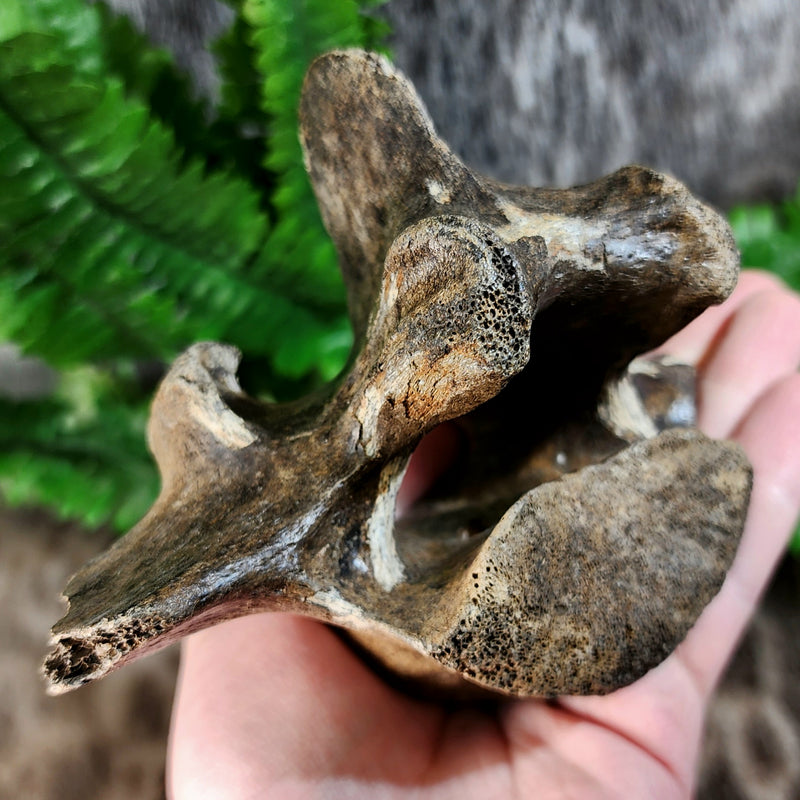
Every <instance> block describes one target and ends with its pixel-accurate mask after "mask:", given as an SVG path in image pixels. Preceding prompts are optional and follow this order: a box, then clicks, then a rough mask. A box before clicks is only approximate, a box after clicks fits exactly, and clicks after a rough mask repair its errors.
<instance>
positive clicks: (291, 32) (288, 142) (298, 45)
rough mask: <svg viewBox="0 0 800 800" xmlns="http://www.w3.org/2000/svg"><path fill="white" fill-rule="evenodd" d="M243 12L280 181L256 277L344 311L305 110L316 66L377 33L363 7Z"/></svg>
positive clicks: (299, 4) (254, 5) (276, 4)
mask: <svg viewBox="0 0 800 800" xmlns="http://www.w3.org/2000/svg"><path fill="white" fill-rule="evenodd" d="M372 4H373V5H375V3H374V2H373V3H372ZM242 13H243V16H244V18H245V20H246V21H247V22H248V23H249V25H250V27H251V29H252V34H251V43H252V46H253V49H254V50H255V52H256V63H257V66H258V68H259V70H260V71H261V73H262V74H263V75H264V76H266V79H265V81H264V85H263V94H262V101H261V102H262V108H263V109H264V111H265V113H266V114H267V115H268V116H269V118H270V120H271V135H270V142H269V150H268V152H267V155H266V162H265V163H266V166H267V167H268V168H269V169H270V170H271V171H272V172H274V173H275V174H276V176H277V187H276V190H275V192H274V194H273V208H274V217H275V219H276V220H277V223H276V225H275V227H274V229H273V231H272V233H271V235H270V238H269V240H268V246H267V247H266V248H265V249H264V250H263V251H262V253H261V254H260V256H259V258H258V259H257V261H256V262H255V264H254V266H253V269H254V272H255V274H257V275H259V276H260V277H261V278H262V279H263V280H265V281H268V282H269V283H270V285H274V286H277V287H281V288H283V287H285V286H287V285H288V284H291V285H294V286H298V287H302V291H303V294H302V295H298V296H299V298H300V299H301V300H302V301H303V302H305V303H308V304H312V305H317V306H320V307H322V308H330V309H331V310H336V309H342V308H343V307H344V297H345V293H344V287H343V284H342V281H341V277H340V273H339V270H338V268H337V262H336V253H335V250H334V247H333V244H332V243H331V242H330V239H329V238H328V235H327V233H326V232H325V229H324V227H323V225H322V220H321V218H320V216H319V210H318V208H317V204H316V201H315V198H314V193H313V191H312V189H311V185H310V183H309V180H308V176H307V175H306V173H305V170H304V169H303V167H302V164H303V160H302V151H301V148H300V143H299V139H298V135H297V127H298V119H297V108H298V104H299V99H300V91H301V88H302V84H303V77H304V75H305V71H306V69H307V67H308V64H309V63H310V62H311V60H313V59H314V58H315V57H316V56H318V55H319V54H321V53H323V52H325V51H326V50H329V49H332V48H343V47H358V46H364V45H366V44H371V43H372V42H370V41H369V31H371V30H373V27H371V26H370V25H369V24H367V23H366V22H365V18H364V17H362V15H361V13H360V7H359V4H358V3H356V2H355V0H340V2H336V3H331V2H328V1H326V0H292V1H291V2H286V1H285V0H244V2H243V3H242Z"/></svg>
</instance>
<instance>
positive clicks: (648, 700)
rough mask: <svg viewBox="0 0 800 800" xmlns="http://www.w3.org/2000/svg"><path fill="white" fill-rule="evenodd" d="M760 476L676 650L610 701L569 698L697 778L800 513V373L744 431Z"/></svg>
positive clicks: (578, 709)
mask: <svg viewBox="0 0 800 800" xmlns="http://www.w3.org/2000/svg"><path fill="white" fill-rule="evenodd" d="M735 434H736V438H737V439H738V440H739V442H740V443H741V444H742V445H743V446H744V447H745V449H746V450H747V453H748V455H749V457H750V459H751V461H752V463H753V466H754V470H755V481H754V486H753V496H752V501H751V505H750V511H749V514H748V519H747V525H746V528H745V531H744V534H743V538H742V544H741V547H740V549H739V554H738V555H737V558H736V561H735V562H734V565H733V567H732V569H731V571H730V573H729V574H728V576H727V578H726V580H725V583H724V585H723V587H722V589H721V591H720V593H719V594H718V595H717V596H716V597H715V598H714V600H713V601H712V602H711V603H710V604H709V606H708V607H707V608H706V610H705V611H704V612H703V614H702V615H701V616H700V619H699V620H698V622H697V623H696V625H695V626H694V627H693V628H692V630H691V631H690V632H689V634H688V636H687V637H686V639H685V641H684V642H683V643H682V644H681V645H680V646H679V647H678V649H677V651H676V652H675V653H673V655H672V656H671V657H670V658H668V659H667V660H666V661H665V662H664V663H663V664H661V665H660V666H658V667H656V669H654V670H652V671H651V672H649V673H648V674H647V675H645V676H644V677H643V678H641V679H640V680H638V681H636V682H635V683H633V684H631V685H630V686H627V687H625V688H623V689H620V690H619V691H616V692H614V693H613V694H611V695H609V696H608V697H566V698H561V699H560V700H559V703H560V705H561V706H562V707H563V708H566V709H568V710H570V711H571V712H573V713H577V714H579V715H580V716H582V717H583V718H585V719H587V720H593V721H595V722H597V723H598V724H601V725H603V726H604V727H606V728H608V729H610V730H613V731H616V732H618V733H619V734H620V735H622V736H623V737H625V738H627V739H629V740H630V741H633V742H636V743H637V744H639V746H640V747H642V749H644V750H645V751H646V752H649V753H651V754H652V755H653V757H654V758H656V759H657V760H659V761H660V762H661V763H662V764H664V765H666V766H667V767H669V769H670V770H671V771H672V772H673V774H675V775H676V777H678V778H679V779H681V780H682V781H684V782H685V784H686V785H690V784H691V779H692V775H693V771H694V761H695V759H696V756H697V752H698V749H699V743H700V735H701V731H702V718H703V709H704V706H705V704H706V703H707V702H708V700H709V698H710V695H711V692H712V691H713V689H714V686H715V684H716V681H717V680H718V678H719V676H720V674H721V672H722V670H723V669H724V667H725V664H726V663H727V661H728V659H729V658H730V655H731V653H732V652H733V649H734V648H735V646H736V644H737V642H738V639H739V637H740V635H741V632H742V630H743V629H744V626H745V625H746V624H747V621H748V619H749V618H750V616H751V614H752V612H753V609H754V608H755V605H756V603H757V601H758V597H759V595H760V593H761V592H762V591H763V588H764V586H765V585H766V583H767V581H768V580H769V577H770V575H771V573H772V570H773V569H774V567H775V565H776V563H777V562H778V560H779V558H780V556H781V553H782V552H783V549H784V547H785V544H786V540H787V538H788V536H789V535H790V532H791V530H792V529H793V527H794V521H795V520H796V518H797V515H798V510H799V509H800V458H798V455H797V454H798V452H800V376H798V375H792V376H789V377H788V378H786V379H785V380H783V381H781V382H780V383H778V384H777V385H775V386H774V387H773V388H772V389H771V390H770V391H769V392H768V393H767V394H765V395H764V396H763V397H761V398H760V399H759V400H758V401H757V402H756V403H755V405H754V406H753V408H752V409H751V411H750V412H749V414H748V415H747V418H746V419H745V420H743V421H742V424H741V425H740V427H739V429H738V430H737V431H736V432H735Z"/></svg>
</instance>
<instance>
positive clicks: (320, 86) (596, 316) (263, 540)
mask: <svg viewBox="0 0 800 800" xmlns="http://www.w3.org/2000/svg"><path fill="white" fill-rule="evenodd" d="M301 135H302V140H303V144H304V147H305V152H306V163H307V166H308V170H309V173H310V175H311V178H312V182H313V184H314V188H315V191H316V193H317V197H318V199H319V203H320V207H321V209H322V214H323V218H324V220H325V223H326V225H327V227H328V230H329V231H330V233H331V235H332V237H333V239H334V241H335V243H336V247H337V249H338V252H339V256H340V260H341V265H342V270H343V274H344V277H345V280H346V283H347V287H348V293H349V302H350V308H351V316H352V320H353V325H354V328H355V331H356V347H357V352H356V353H355V354H354V356H353V358H352V359H351V362H350V364H351V366H350V367H349V371H348V372H347V374H345V375H343V376H342V377H341V378H340V379H338V380H337V381H335V382H334V383H333V384H332V385H331V386H330V387H329V388H328V390H327V392H326V393H325V394H324V395H322V396H321V398H320V397H317V398H314V399H309V400H308V401H305V402H301V403H297V404H292V405H286V406H281V405H274V404H266V403H261V402H259V401H256V400H253V399H251V398H249V397H247V396H246V395H244V394H243V393H242V391H241V390H240V388H239V386H238V384H237V382H236V377H235V373H236V367H237V364H238V354H237V353H236V351H235V350H234V349H233V348H230V347H226V346H224V345H218V344H213V343H205V344H199V345H195V346H194V347H192V348H190V349H189V350H188V351H187V352H186V353H185V354H184V355H182V356H181V357H180V358H179V359H178V360H177V361H176V363H175V364H174V366H173V368H172V369H171V371H170V372H169V374H168V375H167V376H166V378H165V379H164V381H163V383H162V385H161V387H160V388H159V390H158V393H157V396H156V399H155V401H154V404H153V412H152V417H151V422H150V427H149V440H150V446H151V448H152V450H153V453H154V454H155V456H156V459H157V461H158V463H159V467H160V469H161V472H162V476H163V490H162V493H161V496H160V497H159V499H158V501H157V502H156V504H155V505H154V507H153V508H152V509H151V511H150V512H149V513H148V515H147V516H146V517H145V518H144V519H143V520H142V521H141V522H140V523H139V524H138V525H137V526H136V527H135V528H134V529H133V530H132V531H131V532H130V533H129V534H128V535H127V536H126V537H124V538H123V539H122V540H120V541H119V542H118V543H117V544H115V545H114V546H113V547H112V548H110V549H109V550H108V551H107V552H106V553H105V554H103V555H102V556H100V557H99V558H98V559H96V560H94V561H92V562H90V563H89V564H88V565H86V566H85V567H84V568H83V569H82V570H81V571H80V572H79V573H78V574H77V575H75V576H74V577H73V579H72V580H71V581H70V583H69V585H68V587H67V590H66V593H67V595H68V597H69V601H70V607H69V611H68V613H67V615H66V616H65V617H64V618H63V619H62V620H61V621H60V622H59V623H58V624H57V625H56V626H55V628H54V630H53V635H54V644H55V647H54V650H53V653H52V654H51V655H50V657H49V658H48V660H47V663H46V666H45V671H46V674H47V676H48V678H49V680H50V682H51V688H52V690H53V691H55V692H58V691H66V690H68V689H70V688H73V687H75V686H78V685H80V684H82V683H85V682H86V681H89V680H92V679H94V678H97V677H100V676H102V675H104V674H105V673H107V672H108V671H109V670H111V669H114V668H115V667H117V666H120V665H122V664H123V663H125V662H126V661H128V660H130V659H132V658H135V657H137V656H138V655H140V654H143V653H145V652H148V651H150V650H152V649H155V648H157V647H159V646H162V645H164V644H167V643H168V642H170V641H173V640H174V639H176V638H177V637H179V636H181V635H183V634H185V633H187V632H189V631H192V630H196V629H198V628H201V627H204V626H207V625H210V624H213V623H214V622H216V621H218V620H221V619H224V618H227V617H231V616H236V615H240V614H246V613H251V612H253V611H257V610H291V611H293V612H297V613H303V614H306V615H309V616H312V617H315V618H317V619H320V620H323V621H327V622H331V623H333V624H336V625H339V626H342V627H344V628H346V629H347V630H349V631H350V632H351V635H352V637H353V639H354V640H355V641H357V642H358V644H359V646H360V647H361V648H364V649H365V650H366V651H368V652H369V653H370V654H372V656H374V658H375V659H376V660H377V661H378V662H380V664H381V665H382V667H383V668H386V669H388V670H390V671H393V672H394V673H396V674H398V675H400V676H405V677H408V678H411V679H413V680H415V681H418V682H422V683H424V684H425V685H427V686H428V687H429V688H430V687H433V688H434V689H435V691H436V692H439V693H442V692H446V691H451V690H456V691H457V690H460V689H463V688H464V686H469V685H472V686H478V687H482V688H483V689H485V690H490V691H495V692H500V693H510V694H515V695H540V696H547V695H554V694H558V693H577V692H581V693H582V692H606V691H610V690H612V689H614V688H616V687H618V686H622V685H624V684H626V683H629V682H630V681H633V680H635V679H636V678H637V677H639V676H640V675H642V674H643V673H644V672H646V671H647V670H648V669H650V668H651V667H653V666H654V665H655V664H657V663H658V662H659V661H660V660H662V659H663V658H664V657H665V656H666V655H667V654H668V653H669V652H670V651H671V650H672V649H673V648H674V647H675V646H676V645H677V644H678V642H679V641H680V640H681V639H682V638H683V636H684V635H685V634H686V632H687V630H688V629H689V627H690V626H691V625H692V623H693V622H694V620H695V619H696V618H697V616H698V615H699V613H700V612H701V611H702V609H703V607H704V606H705V604H706V603H707V602H708V601H709V600H710V599H711V597H712V596H713V595H714V594H715V592H716V591H717V590H718V588H719V586H720V584H721V582H722V580H723V577H724V575H725V571H726V570H727V568H728V566H729V565H730V563H731V560H732V558H733V553H734V550H735V548H736V544H737V541H738V537H739V534H740V533H741V529H742V526H743V523H744V516H745V511H746V508H747V503H748V498H749V491H750V470H749V466H748V464H747V462H746V459H745V458H744V456H743V454H742V453H741V451H740V450H739V449H738V448H737V447H736V446H735V445H733V444H730V443H725V442H718V441H712V440H710V439H708V438H707V437H705V436H703V435H702V434H701V433H699V432H698V431H696V430H695V429H693V428H692V427H691V425H692V424H693V419H694V417H693V397H692V375H691V371H690V370H689V369H688V368H687V367H685V366H681V365H676V364H673V363H670V362H665V361H664V360H663V359H662V360H660V361H642V360H641V359H637V360H636V361H635V362H634V363H633V364H631V367H630V368H629V369H628V370H627V371H626V365H628V364H629V362H631V360H632V359H633V358H634V357H635V356H636V355H637V354H639V353H642V352H645V351H647V350H648V349H650V348H652V347H654V346H655V345H657V344H659V343H660V342H662V341H663V340H664V339H665V338H666V337H667V336H669V335H670V334H672V333H674V332H675V331H677V330H679V329H680V328H681V327H683V325H685V324H686V323H687V322H688V321H689V320H691V319H692V318H693V317H694V316H696V315H697V314H698V313H699V312H700V311H702V310H703V309H704V308H706V307H707V306H708V305H709V304H712V303H717V302H720V301H721V300H723V299H724V298H725V297H726V296H727V294H728V293H729V292H730V291H731V290H732V288H733V285H734V284H735V282H736V274H737V257H736V252H735V249H734V246H733V242H732V239H731V236H730V232H729V231H728V229H727V227H726V225H725V223H724V222H723V221H722V220H721V219H720V217H719V216H717V215H716V214H715V213H714V212H713V211H711V210H710V209H708V208H706V207H705V206H703V205H702V204H701V203H699V202H698V201H697V200H696V199H694V198H693V197H692V196H691V195H690V194H689V193H688V192H687V190H686V189H685V188H684V187H683V186H681V185H680V184H679V183H677V182H676V181H674V180H672V179H671V178H668V177H665V176H662V175H658V174H656V173H654V172H652V171H650V170H647V169H643V168H640V167H627V168H625V169H622V170H620V171H618V172H616V173H614V174H613V175H610V176H608V177H606V178H603V179H601V180H599V181H597V182H596V183H593V184H590V185H587V186H582V187H577V188H574V189H568V190H553V189H527V188H517V187H511V186H505V185H500V184H498V183H496V182H494V181H492V180H487V179H484V178H482V177H480V176H478V175H475V174H474V173H472V172H471V171H470V170H469V169H468V168H467V167H466V166H465V165H464V164H462V163H461V162H460V161H459V160H458V159H457V158H456V157H455V156H454V155H453V154H452V153H451V152H450V151H449V150H448V149H447V147H446V145H445V144H444V143H443V142H441V141H440V140H439V139H438V138H437V137H436V134H435V133H434V131H433V130H432V128H431V125H430V122H429V120H428V116H427V114H426V112H425V109H424V108H423V107H422V105H421V103H420V101H419V99H418V98H417V96H416V94H415V93H414V90H413V88H412V87H411V86H410V85H409V84H408V82H407V81H406V80H405V79H404V78H403V77H402V76H401V75H399V74H397V73H396V72H395V71H394V70H393V69H392V68H391V66H390V65H389V64H388V63H387V62H386V61H384V60H383V59H382V58H380V57H378V56H375V55H371V54H367V53H362V52H356V51H353V52H337V53H331V54H328V55H326V56H323V57H322V58H320V59H318V60H317V61H316V62H315V63H314V64H313V65H312V66H311V68H310V70H309V73H308V76H307V78H306V83H305V88H304V93H303V99H302V104H301ZM445 421H450V424H451V425H454V426H456V427H457V429H458V431H460V434H459V435H460V436H461V440H462V441H463V443H464V452H463V454H462V457H460V458H459V459H458V463H457V464H456V465H455V466H454V468H453V469H452V470H451V471H450V473H449V474H447V475H446V476H444V478H443V479H442V480H440V481H439V483H438V484H437V486H436V487H435V489H434V490H433V491H432V492H431V493H430V494H429V495H428V496H427V497H426V498H424V499H423V500H422V501H420V502H418V503H417V504H415V506H414V507H413V508H412V509H411V510H410V511H409V513H408V514H406V515H405V516H403V517H402V518H400V519H395V513H394V512H395V499H396V496H397V490H398V487H399V485H400V482H401V480H402V476H403V473H404V471H405V468H406V465H407V462H408V458H409V457H410V454H411V453H412V451H413V449H414V447H415V446H416V444H417V443H418V442H419V440H420V438H421V437H422V436H423V435H424V434H425V433H426V432H428V431H430V430H431V429H432V428H433V427H434V426H436V425H438V424H439V423H442V422H445Z"/></svg>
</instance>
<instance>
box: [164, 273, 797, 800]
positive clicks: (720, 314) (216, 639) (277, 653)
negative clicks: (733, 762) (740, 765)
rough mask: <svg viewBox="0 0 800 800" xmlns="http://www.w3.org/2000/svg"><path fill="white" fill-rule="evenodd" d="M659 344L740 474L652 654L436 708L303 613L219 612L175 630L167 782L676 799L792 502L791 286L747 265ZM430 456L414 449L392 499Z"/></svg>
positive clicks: (264, 791)
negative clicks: (732, 448)
mask: <svg viewBox="0 0 800 800" xmlns="http://www.w3.org/2000/svg"><path fill="white" fill-rule="evenodd" d="M662 350H663V351H666V352H669V353H671V354H674V355H676V356H680V357H682V358H683V359H684V360H687V361H690V362H691V363H694V364H696V365H697V368H698V375H699V401H700V408H699V424H700V427H701V428H702V429H703V430H705V431H706V432H707V433H709V434H710V435H712V436H715V437H719V438H732V439H735V440H736V441H738V442H739V443H740V444H741V445H742V446H743V447H744V448H745V450H746V451H747V453H748V455H749V457H750V460H751V462H752V464H753V467H754V475H755V477H754V485H753V494H752V499H751V504H750V509H749V513H748V518H747V524H746V528H745V532H744V536H743V539H742V543H741V545H740V548H739V552H738V555H737V557H736V560H735V562H734V564H733V567H732V568H731V570H730V572H729V574H728V576H727V578H726V580H725V583H724V585H723V587H722V589H721V591H720V593H719V594H718V595H717V597H716V598H715V599H714V600H713V601H712V602H711V604H710V605H709V606H708V607H707V608H706V610H705V612H704V613H703V614H702V616H701V617H700V619H699V620H698V622H697V624H696V625H695V626H694V627H693V628H692V630H691V631H690V632H689V634H688V636H687V637H686V639H685V641H684V642H683V643H682V644H681V645H680V646H679V647H678V649H677V650H676V651H675V652H674V653H673V654H672V655H671V656H670V657H669V658H668V659H667V660H666V661H665V662H664V663H662V664H661V665H660V666H659V667H657V668H656V669H654V670H652V671H651V672H649V673H648V674H647V675H645V676H644V677H643V678H642V679H640V680H639V681H637V682H636V683H634V684H632V685H631V686H628V687H626V688H624V689H620V690H619V691H616V692H614V693H613V694H610V695H608V696H605V697H563V698H560V699H559V700H557V701H555V702H542V701H539V700H517V701H511V702H509V703H507V704H504V705H502V706H500V707H499V708H498V709H497V710H496V711H492V712H487V711H478V710H468V709H467V710H465V709H460V710H452V709H446V708H444V707H442V706H439V705H436V704H433V703H426V702H421V701H419V700H415V699H412V698H410V697H408V696H405V695H403V694H401V693H399V692H398V691H396V690H395V689H393V688H391V687H390V686H388V685H387V684H386V683H385V682H383V681H382V680H381V679H380V678H379V677H377V676H376V675H375V674H374V673H372V672H371V671H370V669H369V668H368V667H367V666H365V665H364V663H362V662H361V661H360V660H359V658H358V657H357V656H355V655H354V654H353V653H352V652H351V651H350V650H349V649H348V647H347V646H346V645H345V644H344V643H343V642H342V640H341V639H340V638H338V637H337V636H336V635H335V634H334V633H332V632H331V631H330V630H329V629H328V628H326V627H325V626H324V625H321V624H319V623H317V622H314V621H311V620H308V619H304V618H300V617H295V616H291V615H286V614H257V615H253V616H249V617H244V618H241V619H236V620H232V621H230V622H226V623H223V624H221V625H218V626H217V627H215V628H211V629H209V630H206V631H202V632H200V633H197V634H195V635H194V636H192V637H190V638H189V639H188V640H187V641H186V642H185V644H184V650H183V658H182V668H181V677H180V683H179V688H178V693H177V698H176V703H175V709H174V712H173V722H172V731H171V737H170V751H169V766H168V791H169V793H170V796H171V797H172V798H174V800H183V798H192V800H200V799H201V798H236V799H237V800H238V799H239V798H281V800H293V799H294V798H298V799H300V798H335V799H336V800H339V799H340V798H341V799H342V800H346V799H347V798H362V797H363V798H369V799H370V800H372V799H373V798H374V799H376V800H379V799H380V798H420V799H421V800H422V799H425V800H427V798H431V799H433V798H454V799H455V800H472V798H475V799H476V800H487V799H492V798H528V797H536V798H553V799H555V798H579V800H594V798H631V797H636V798H639V797H641V798H644V797H647V798H653V799H654V800H661V799H662V798H664V799H665V800H666V799H667V798H670V799H671V798H688V797H691V795H692V790H693V783H694V778H695V772H696V766H697V759H698V752H699V746H700V739H701V732H702V724H703V717H704V712H705V709H706V706H707V704H708V702H709V698H710V696H711V693H712V692H713V690H714V687H715V685H716V683H717V680H718V679H719V677H720V674H721V673H722V671H723V669H724V667H725V665H726V663H727V662H728V660H729V658H730V656H731V653H732V652H733V650H734V648H735V646H736V643H737V641H738V639H739V637H740V635H741V633H742V631H743V629H744V628H745V626H746V624H747V621H748V619H749V618H750V616H751V615H752V613H753V610H754V608H755V605H756V603H757V601H758V598H759V596H760V594H761V593H762V591H763V590H764V587H765V585H766V584H767V582H768V580H769V577H770V575H771V573H772V571H773V569H774V568H775V565H776V564H777V562H778V560H779V559H780V557H781V554H782V553H783V551H784V548H785V546H786V542H787V540H788V537H789V536H790V533H791V530H792V529H793V526H794V524H795V521H796V520H797V517H798V513H799V512H800V374H798V366H800V297H798V296H797V295H796V294H794V293H792V292H790V291H789V290H788V289H786V287H785V286H784V285H783V284H781V283H780V282H779V281H778V280H777V279H776V278H774V277H771V276H769V275H766V274H764V273H759V272H752V271H751V272H745V273H743V274H742V277H741V280H740V282H739V286H738V287H737V289H736V291H735V292H734V294H733V296H732V297H731V298H730V299H729V300H728V301H727V302H726V303H725V304H723V305H722V306H719V307H716V308H713V309H711V310H709V311H707V312H706V313H705V314H703V315H702V316H701V317H700V318H699V319H697V320H696V321H695V322H694V323H692V324H691V325H689V326H688V327H687V328H685V329H684V330H683V331H681V332H680V333H678V334H677V335H676V336H674V337H673V338H672V339H671V340H670V341H669V342H667V343H666V344H665V345H664V346H663V348H662ZM441 450H442V448H438V449H437V452H438V453H441ZM439 469H441V466H440V464H439V463H438V462H437V460H436V456H435V455H429V456H427V457H426V456H425V454H424V453H422V454H419V455H417V456H415V460H414V464H413V470H414V472H413V473H412V479H411V481H409V483H408V485H407V486H406V487H405V489H404V491H405V493H406V497H405V501H406V502H409V501H410V500H413V495H415V494H418V493H420V492H422V491H424V488H425V484H426V483H428V482H429V481H430V480H431V479H432V477H433V476H434V475H435V474H436V472H437V471H438V470H439Z"/></svg>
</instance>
